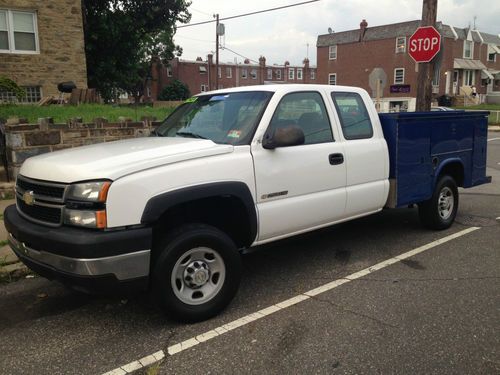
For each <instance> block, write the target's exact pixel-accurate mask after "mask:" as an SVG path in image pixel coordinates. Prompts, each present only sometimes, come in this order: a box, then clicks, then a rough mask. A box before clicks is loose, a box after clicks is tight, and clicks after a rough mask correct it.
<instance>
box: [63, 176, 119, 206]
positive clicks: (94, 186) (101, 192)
mask: <svg viewBox="0 0 500 375" xmlns="http://www.w3.org/2000/svg"><path fill="white" fill-rule="evenodd" d="M110 186H111V182H110V181H93V182H84V183H81V184H73V185H70V186H69V188H68V192H67V193H66V199H68V200H76V201H87V202H106V197H107V196H108V190H109V187H110Z"/></svg>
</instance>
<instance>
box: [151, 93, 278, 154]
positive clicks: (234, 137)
mask: <svg viewBox="0 0 500 375" xmlns="http://www.w3.org/2000/svg"><path fill="white" fill-rule="evenodd" d="M271 96H272V92H266V91H252V92H235V93H227V94H213V95H203V96H197V97H193V98H191V99H188V100H187V101H186V103H184V104H182V105H181V106H180V107H178V108H177V109H176V110H175V111H174V112H172V114H171V115H170V116H168V117H167V118H166V119H165V121H164V122H163V123H162V124H161V125H160V126H159V127H158V128H157V129H156V131H155V135H157V136H160V137H187V138H202V139H210V140H212V141H214V142H215V143H228V144H233V145H244V144H250V141H251V138H252V137H253V134H254V132H255V129H256V127H257V123H258V121H259V120H260V117H261V116H262V113H263V112H264V109H265V108H266V105H267V103H268V101H269V99H270V98H271Z"/></svg>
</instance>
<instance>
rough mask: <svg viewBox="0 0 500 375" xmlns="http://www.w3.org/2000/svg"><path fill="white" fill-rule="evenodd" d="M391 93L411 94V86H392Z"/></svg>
mask: <svg viewBox="0 0 500 375" xmlns="http://www.w3.org/2000/svg"><path fill="white" fill-rule="evenodd" d="M390 91H391V94H397V93H409V92H410V85H391V87H390Z"/></svg>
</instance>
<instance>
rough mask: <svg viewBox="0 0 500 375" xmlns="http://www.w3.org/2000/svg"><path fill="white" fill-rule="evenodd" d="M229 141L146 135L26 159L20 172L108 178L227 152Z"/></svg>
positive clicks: (43, 176)
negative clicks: (225, 142) (216, 141)
mask: <svg viewBox="0 0 500 375" xmlns="http://www.w3.org/2000/svg"><path fill="white" fill-rule="evenodd" d="M233 149H234V147H233V146H231V145H221V144H216V143H214V142H212V141H210V140H205V139H193V138H167V137H148V138H134V139H126V140H122V141H116V142H110V143H100V144H95V145H90V146H83V147H78V148H74V149H68V150H62V151H56V152H52V153H47V154H43V155H39V156H35V157H32V158H29V159H27V160H26V161H25V162H24V164H23V166H22V167H21V170H20V174H22V175H23V176H26V177H29V178H34V179H39V180H47V181H57V182H64V183H71V182H76V181H84V180H92V179H103V178H109V179H111V180H116V179H118V178H120V177H122V176H125V175H128V174H130V173H134V172H138V171H141V170H144V169H150V168H154V167H158V166H161V165H165V164H171V163H177V162H181V161H185V160H190V159H195V158H202V157H207V156H213V155H220V154H225V153H230V152H232V151H233Z"/></svg>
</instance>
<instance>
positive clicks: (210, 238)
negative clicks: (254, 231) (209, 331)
mask: <svg viewBox="0 0 500 375" xmlns="http://www.w3.org/2000/svg"><path fill="white" fill-rule="evenodd" d="M157 250H159V251H160V255H159V257H158V258H157V260H156V263H155V265H154V269H153V289H154V292H155V294H156V296H157V298H158V300H159V302H160V304H161V305H162V307H163V309H164V310H165V312H166V313H167V314H168V315H169V316H171V317H173V318H174V319H177V320H180V321H188V322H194V321H201V320H205V319H208V318H210V317H212V316H214V315H216V314H217V313H219V312H220V311H221V310H222V309H224V308H225V307H226V306H227V305H228V304H229V302H230V301H231V300H232V299H233V297H234V295H235V294H236V292H237V290H238V286H239V282H240V277H241V259H240V254H239V253H238V250H237V249H236V246H235V244H234V242H233V241H232V240H231V238H229V237H228V236H227V235H226V234H225V233H224V232H222V231H220V230H219V229H217V228H214V227H212V226H209V225H204V224H190V225H186V226H183V227H181V228H179V229H177V230H175V231H173V232H172V233H170V234H169V235H167V236H166V237H165V239H164V241H163V242H162V244H161V245H160V246H159V248H158V249H157Z"/></svg>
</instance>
